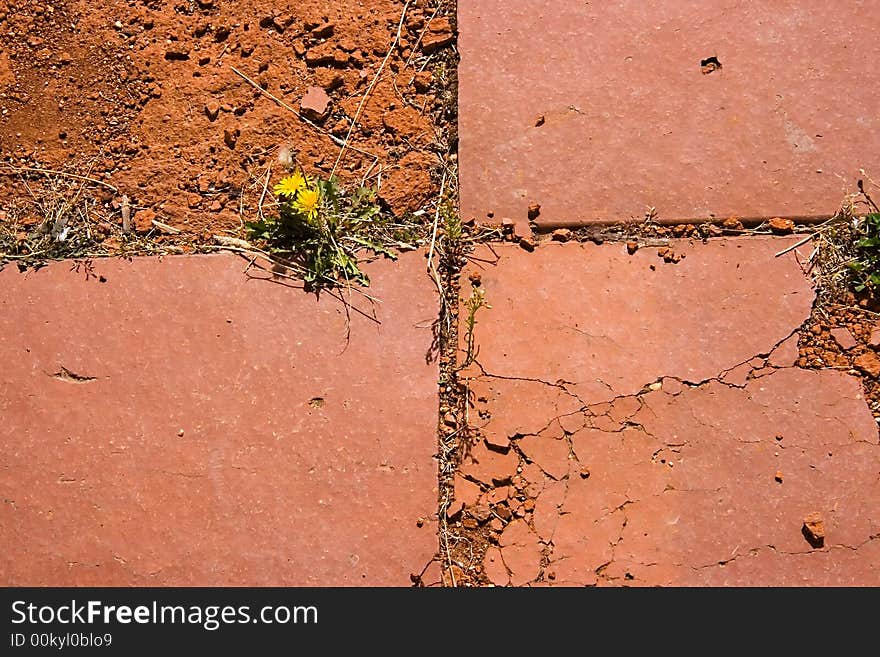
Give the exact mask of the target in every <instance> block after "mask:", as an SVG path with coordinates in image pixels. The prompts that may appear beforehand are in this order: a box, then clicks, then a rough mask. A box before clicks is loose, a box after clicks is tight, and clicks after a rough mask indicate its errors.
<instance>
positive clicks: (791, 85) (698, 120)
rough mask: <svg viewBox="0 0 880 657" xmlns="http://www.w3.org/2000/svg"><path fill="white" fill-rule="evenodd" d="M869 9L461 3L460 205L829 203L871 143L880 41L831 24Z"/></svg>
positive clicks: (586, 214) (577, 219)
mask: <svg viewBox="0 0 880 657" xmlns="http://www.w3.org/2000/svg"><path fill="white" fill-rule="evenodd" d="M866 21H867V26H868V28H869V29H871V28H870V26H871V25H873V29H874V30H875V31H876V29H878V28H880V17H878V15H877V14H876V12H873V13H872V12H865V11H864V7H862V6H861V5H860V4H858V3H847V4H845V5H844V4H842V3H828V2H820V1H819V0H810V1H808V2H803V1H795V0H782V1H780V2H774V3H763V4H761V3H742V2H736V1H734V0H710V1H707V2H701V3H685V2H677V3H669V2H656V1H651V2H645V1H644V0H627V1H624V2H591V3H585V2H581V1H579V0H557V2H554V3H552V7H551V6H549V5H547V4H545V3H536V2H530V1H528V0H483V1H481V2H463V3H460V5H459V8H458V29H459V41H458V47H459V52H460V53H461V64H460V67H459V123H460V126H459V134H460V137H461V140H460V149H459V151H460V152H459V167H460V174H461V183H460V188H461V205H462V214H463V215H464V216H472V217H475V218H477V220H478V221H487V220H488V221H490V222H495V223H500V222H501V221H503V220H504V219H507V220H510V221H513V222H516V223H519V222H525V221H526V220H527V217H528V213H529V206H530V205H532V204H538V205H540V215H539V216H537V219H536V220H537V223H538V224H539V225H542V226H544V227H556V226H575V225H583V224H590V223H596V222H615V221H621V220H631V219H642V218H643V217H644V216H645V214H646V212H647V211H648V210H649V208H656V211H657V212H658V213H659V220H660V221H666V222H675V223H677V222H678V221H681V220H686V219H699V220H704V219H705V218H707V217H711V216H714V217H719V218H725V217H729V216H737V217H740V218H743V219H752V218H766V217H775V216H783V217H791V218H804V219H815V218H818V217H823V216H828V215H831V214H833V213H834V212H835V211H836V210H837V208H838V206H839V204H840V202H841V200H842V199H843V197H844V195H845V194H847V193H848V192H850V191H851V190H852V188H853V187H854V182H855V179H856V178H857V177H858V175H859V168H860V167H865V166H867V165H866V162H865V157H866V154H870V153H876V152H878V151H880V115H878V113H877V112H876V97H875V95H874V89H876V88H877V87H878V86H880V71H878V70H877V67H876V66H874V62H876V61H877V60H878V59H880V44H878V43H877V42H876V40H874V42H870V40H869V42H868V43H864V44H860V45H859V47H853V46H852V44H851V43H849V42H848V41H847V40H846V39H840V38H839V35H840V34H847V33H849V32H850V30H851V26H852V25H863V26H864V25H866ZM819 43H821V44H822V49H821V50H822V51H821V54H817V52H816V46H815V44H819ZM487 62H491V65H487V64H486V63H487ZM853 71H860V74H859V75H860V78H859V79H860V82H859V84H858V85H853V84H852V72H853ZM840 89H848V90H849V91H848V93H847V97H846V102H840V98H839V96H840ZM490 213H491V215H492V218H491V219H490V218H488V215H489V214H490Z"/></svg>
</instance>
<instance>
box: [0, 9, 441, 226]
mask: <svg viewBox="0 0 880 657" xmlns="http://www.w3.org/2000/svg"><path fill="white" fill-rule="evenodd" d="M428 4H429V3H427V2H413V3H412V4H411V5H410V6H409V8H408V10H407V12H406V16H405V20H404V24H403V29H402V33H401V39H400V42H399V44H398V47H397V48H395V49H394V50H392V51H391V56H390V57H389V59H388V62H387V65H386V68H385V71H384V72H383V76H382V77H381V79H380V81H379V82H378V84H377V85H376V86H375V88H374V89H373V91H372V93H371V94H370V96H369V100H368V102H367V103H366V104H365V107H364V111H363V115H362V117H361V119H360V121H359V127H358V128H357V129H356V130H355V131H354V134H353V136H352V142H351V143H352V144H353V145H354V146H356V147H357V148H358V149H361V150H362V151H366V152H367V153H370V154H372V155H375V156H376V158H378V159H377V161H376V162H375V165H374V159H373V157H371V156H369V155H364V154H362V153H359V152H356V151H355V150H348V151H347V152H346V156H345V158H344V159H343V161H342V163H341V164H340V167H339V169H338V170H337V173H338V175H339V176H340V178H341V179H342V180H343V182H355V183H359V182H360V181H361V180H362V178H363V177H364V176H365V175H366V176H367V183H368V184H377V183H379V182H381V188H380V194H381V197H382V198H383V199H384V200H385V201H386V202H387V203H388V204H389V205H390V207H391V208H392V209H393V210H394V212H395V213H397V214H398V215H401V214H403V213H406V212H410V211H414V210H417V209H418V208H420V207H421V206H422V205H423V204H425V202H426V201H427V200H428V199H429V198H430V197H431V196H432V195H433V194H435V191H436V190H435V187H436V185H435V183H434V182H433V181H432V176H431V172H432V169H433V168H434V167H435V166H436V164H437V161H438V159H437V156H436V154H435V152H434V151H439V150H445V148H443V147H441V146H439V145H438V143H437V142H438V136H437V135H436V134H435V129H434V121H433V119H432V114H434V113H435V112H437V111H439V110H440V108H441V105H442V101H441V100H440V99H438V97H437V95H436V93H435V92H436V90H437V88H438V87H437V85H436V84H435V82H436V80H437V79H439V78H442V77H443V76H444V75H445V74H444V72H443V69H442V64H441V63H440V60H441V57H440V55H441V53H440V52H439V51H440V50H441V49H442V48H445V47H446V46H448V45H449V44H450V43H451V42H452V41H453V33H452V28H451V27H450V23H449V20H448V19H447V18H444V17H443V16H442V13H441V12H437V14H436V16H435V17H434V20H433V21H429V19H430V18H431V17H432V16H434V15H435V3H430V5H431V6H428ZM403 7H404V3H403V2H401V1H400V0H357V1H355V0H340V1H339V2H334V3H326V2H323V1H319V0H303V1H302V2H297V3H277V2H269V1H267V0H247V1H244V2H232V1H231V0H198V1H197V2H195V1H192V2H178V3H165V2H154V1H142V2H133V1H129V2H124V1H122V0H96V1H92V2H83V1H74V0H67V1H64V0H61V1H58V2H51V3H44V2H35V1H31V0H17V1H16V0H13V1H10V2H6V1H0V34H2V39H0V158H2V161H3V162H5V163H7V164H12V165H14V166H16V167H25V166H27V167H44V168H49V169H64V170H66V171H69V172H73V173H78V174H82V175H90V176H93V177H95V178H99V179H101V180H104V181H106V182H108V183H110V184H112V185H113V186H115V187H116V188H118V190H119V193H118V194H115V195H112V194H107V195H106V196H105V198H104V199H103V200H104V201H105V202H107V203H113V201H114V200H115V201H117V202H118V201H119V199H120V198H121V195H122V194H126V195H128V196H129V198H130V199H131V202H132V204H133V207H134V208H135V209H136V210H143V212H141V213H140V214H139V215H136V223H137V227H138V228H139V229H142V230H144V229H148V228H150V221H151V219H153V218H158V219H159V220H161V221H162V222H165V223H167V224H170V225H172V226H175V227H178V228H182V229H184V230H185V231H187V232H188V233H195V234H198V233H201V232H218V231H221V230H229V231H233V232H234V231H237V230H239V229H240V227H241V214H240V211H241V208H240V204H241V202H242V198H243V195H244V200H245V202H248V197H247V192H248V191H249V189H250V190H253V189H256V192H257V197H258V196H259V192H260V190H261V189H262V187H263V181H264V179H265V174H266V168H267V167H268V166H270V165H274V170H273V175H274V177H273V180H274V178H275V177H277V176H278V172H279V170H280V167H279V166H277V164H276V162H277V157H276V156H277V153H278V151H279V149H281V148H283V147H289V148H290V149H291V150H292V151H293V156H294V158H295V161H296V162H298V163H299V164H300V165H301V166H302V167H303V168H304V169H305V170H306V171H307V172H309V173H317V172H323V173H325V174H326V173H329V172H330V170H331V169H332V167H333V165H334V162H335V161H336V158H337V155H338V154H339V150H340V148H339V145H338V140H339V139H344V138H345V136H346V133H347V132H348V129H349V126H350V121H351V118H352V117H354V116H355V114H356V111H357V107H358V104H359V103H360V101H361V98H362V97H363V96H364V93H365V91H366V90H367V88H368V86H369V84H370V83H371V81H372V80H373V77H374V76H375V74H376V73H377V71H378V69H379V67H380V64H381V63H382V61H383V59H384V58H385V56H386V54H387V53H388V52H389V49H390V48H391V46H392V43H393V42H394V38H395V35H396V32H397V27H398V24H399V22H400V19H401V14H402V10H403ZM233 68H235V69H237V70H239V71H240V72H241V73H243V74H244V75H246V76H247V77H249V78H250V79H252V80H253V81H254V82H256V83H257V84H258V85H260V86H261V87H262V88H263V89H265V90H267V91H268V92H269V93H271V94H273V95H274V96H276V97H277V98H279V99H280V100H282V101H283V102H284V103H285V104H287V105H289V106H290V107H291V108H293V109H294V110H296V111H297V112H301V113H303V114H305V115H306V116H307V117H309V118H310V120H311V121H312V122H313V123H315V124H316V125H317V126H318V128H315V127H312V126H310V125H309V124H307V123H306V122H305V121H303V120H301V119H300V118H298V117H297V116H296V114H294V113H293V112H291V111H289V110H288V109H283V108H282V107H279V105H277V104H276V103H275V102H273V101H272V100H270V99H269V98H267V97H265V96H264V95H263V94H261V92H259V91H258V90H256V89H255V88H254V87H253V86H251V85H250V84H249V83H247V82H246V81H245V80H244V79H242V77H240V76H239V75H237V74H236V73H235V72H233V70H232V69H233ZM313 87H314V89H312V88H313ZM310 91H311V94H310V98H311V99H317V100H318V103H317V107H315V106H313V104H312V103H307V106H306V107H301V102H302V99H303V98H304V97H305V96H306V95H307V94H309V93H310ZM324 93H326V94H327V98H326V100H327V101H329V102H328V103H327V107H326V109H325V108H323V107H321V105H323V102H322V101H323V100H325V99H324V97H323V95H324ZM310 105H311V106H310ZM328 133H332V135H333V136H335V137H336V139H337V141H334V140H333V138H331V136H330V134H328ZM3 169H4V167H2V166H0V171H2V170H3ZM367 174H368V175H367ZM243 193H244V194H243ZM26 194H27V192H26V190H25V188H24V187H23V185H22V184H21V183H20V181H19V180H17V178H16V177H15V176H14V175H10V173H9V171H8V170H7V171H4V172H3V174H2V178H0V212H3V211H4V206H8V205H9V203H10V202H11V201H12V200H13V199H15V198H22V197H25V196H26ZM116 207H118V206H116ZM6 209H8V208H6ZM245 210H247V207H245ZM2 218H3V215H2V214H0V219H2Z"/></svg>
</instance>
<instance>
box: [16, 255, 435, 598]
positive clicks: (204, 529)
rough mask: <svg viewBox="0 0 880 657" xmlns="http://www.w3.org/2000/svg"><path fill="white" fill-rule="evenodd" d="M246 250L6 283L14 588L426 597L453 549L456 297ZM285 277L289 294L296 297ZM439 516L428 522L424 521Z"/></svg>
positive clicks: (393, 271)
mask: <svg viewBox="0 0 880 657" xmlns="http://www.w3.org/2000/svg"><path fill="white" fill-rule="evenodd" d="M243 269H244V262H243V261H242V260H240V259H237V258H235V257H232V256H225V255H223V256H198V257H172V258H165V259H164V260H159V259H154V258H141V259H136V260H134V261H132V262H125V261H120V260H97V261H94V262H93V263H92V266H91V267H90V268H87V267H85V265H84V264H80V265H71V263H57V264H53V265H51V266H49V267H46V268H44V269H41V270H39V271H36V272H28V273H26V274H20V273H18V271H17V270H16V269H15V268H14V267H7V268H6V269H4V270H3V271H0V362H3V363H4V366H3V369H2V372H0V417H2V418H3V422H2V423H0V445H2V451H3V459H2V464H0V496H2V500H3V503H2V505H0V554H2V556H0V581H2V583H3V584H4V585H55V586H58V585H65V586H69V585H90V586H108V585H142V586H143V585H157V586H168V585H174V586H181V585H183V586H190V585H200V586H213V585H250V586H262V585H305V586H308V585H321V586H329V585H374V586H375V585H399V586H409V585H411V581H410V575H411V574H413V573H420V572H422V571H423V569H425V566H426V564H428V563H429V562H430V561H431V559H432V557H433V555H434V553H435V552H436V545H437V539H436V531H435V528H436V523H435V521H434V520H433V519H432V517H435V514H436V500H437V473H436V462H435V459H434V454H435V452H436V426H437V389H436V381H437V376H438V368H437V364H436V361H430V362H429V361H426V354H427V353H428V352H429V350H430V348H431V343H432V335H431V330H430V326H431V322H432V320H434V319H435V318H436V314H437V302H436V297H435V294H434V291H433V288H432V286H431V283H430V280H429V279H428V278H427V277H425V276H424V275H423V271H424V261H423V259H422V258H421V257H420V256H419V255H418V254H411V255H405V256H403V257H402V258H401V259H400V261H399V262H397V263H391V262H389V261H380V262H375V263H373V264H370V265H369V266H368V272H369V274H370V277H371V279H372V282H373V286H372V288H371V290H370V292H371V294H372V295H373V296H375V297H377V298H379V299H381V303H377V304H375V306H371V305H370V304H368V303H366V301H365V300H364V299H359V298H358V297H357V296H354V297H353V302H354V303H355V304H356V306H357V309H358V311H361V312H363V313H366V315H372V314H373V313H375V316H376V319H377V320H378V322H376V321H372V320H370V319H369V318H368V317H367V316H366V315H362V314H360V312H356V311H354V310H352V312H351V313H350V339H349V340H348V341H346V333H347V328H346V327H347V320H346V313H345V311H344V308H343V306H342V305H341V304H340V303H339V302H338V301H337V300H336V299H334V298H332V297H331V296H330V295H327V294H322V295H321V297H320V299H316V298H315V296H314V295H307V294H305V293H303V292H302V290H300V289H295V288H291V287H288V286H286V285H283V284H278V283H273V282H270V281H265V280H253V279H248V278H247V277H246V276H245V275H244V274H243ZM281 282H283V281H281ZM420 519H421V520H420Z"/></svg>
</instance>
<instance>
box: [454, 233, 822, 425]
mask: <svg viewBox="0 0 880 657" xmlns="http://www.w3.org/2000/svg"><path fill="white" fill-rule="evenodd" d="M794 241H795V239H794V238H763V237H755V238H749V239H723V240H712V241H710V242H708V243H706V244H703V243H701V242H692V241H689V240H673V241H672V244H673V246H674V249H675V251H676V252H677V253H681V254H682V255H684V256H685V258H684V259H683V260H682V261H681V262H679V263H677V264H672V263H665V262H664V261H663V259H662V258H661V257H659V256H658V255H657V250H658V249H656V248H648V247H645V248H641V249H639V250H638V251H637V252H636V253H635V254H633V255H629V254H628V253H627V251H626V248H625V246H624V245H623V244H612V243H608V244H603V245H601V246H597V245H595V244H592V243H568V244H557V243H549V244H543V245H542V246H541V247H540V248H539V249H538V250H536V251H535V252H534V253H527V252H526V251H524V250H523V249H520V248H519V247H516V246H510V245H507V246H503V247H493V248H494V251H495V252H496V253H498V255H499V257H500V260H499V261H498V263H497V265H495V266H487V265H482V264H480V263H477V264H474V265H471V266H470V269H469V270H468V271H467V272H465V278H464V279H463V280H467V275H468V274H469V273H472V271H478V272H479V273H480V276H481V280H482V282H483V283H482V284H483V288H484V289H485V290H486V296H487V301H488V303H489V304H490V305H491V306H492V307H491V309H481V310H480V311H478V315H477V322H478V327H479V329H478V332H479V341H478V345H479V358H478V360H479V364H480V366H482V368H483V370H484V371H485V372H486V373H488V374H491V375H492V378H491V379H489V380H487V381H486V382H484V383H479V384H478V391H477V393H476V394H477V396H478V397H479V396H483V397H487V398H491V397H493V395H497V393H496V392H492V393H491V394H489V393H487V392H485V391H483V389H482V388H485V387H492V386H496V387H497V386H501V385H502V383H503V379H505V378H506V379H512V380H523V381H526V382H528V383H526V384H521V383H520V384H517V388H516V389H517V390H518V391H519V390H522V393H520V394H519V396H520V398H522V394H524V393H525V392H528V389H529V387H530V386H532V387H538V388H540V387H541V386H540V385H537V384H535V383H532V382H538V383H540V382H544V383H545V384H548V383H549V384H553V385H554V387H550V388H549V390H548V391H545V392H542V393H541V394H542V395H545V396H547V397H548V398H547V400H546V401H545V402H543V403H542V405H541V406H546V405H547V404H550V403H552V404H553V405H554V406H555V407H558V408H561V409H563V410H562V413H564V412H566V411H567V410H568V409H569V408H570V407H571V403H570V402H571V400H575V401H577V400H580V401H581V402H582V401H585V400H586V401H589V402H590V403H598V402H601V401H610V400H611V399H613V398H615V397H619V396H626V395H632V394H634V393H636V392H638V391H639V390H640V389H641V388H642V387H643V386H645V385H646V384H649V383H652V382H654V381H657V380H659V379H660V378H661V377H672V378H676V379H679V380H682V381H689V382H694V383H697V382H700V381H704V380H707V379H710V378H712V377H716V376H719V375H722V374H723V373H725V372H727V371H730V370H733V369H735V368H736V367H737V366H738V365H741V364H743V363H747V362H748V361H750V360H751V359H752V358H754V357H755V356H757V355H759V354H762V355H768V354H770V353H771V352H772V351H773V350H774V348H776V346H777V345H780V344H781V343H783V342H784V341H785V339H786V338H788V337H789V336H791V334H792V333H793V332H794V331H795V330H796V329H797V328H798V327H799V326H800V324H801V323H802V322H803V321H804V320H806V319H807V317H808V316H809V314H810V309H811V307H812V303H813V299H814V291H813V287H812V284H811V282H810V280H809V278H808V277H806V276H805V275H804V273H803V271H802V269H801V267H800V265H799V264H798V260H797V258H798V255H797V253H795V252H791V253H789V254H787V255H785V256H782V257H780V258H775V257H774V254H775V253H777V252H778V251H780V250H782V249H784V248H786V247H787V246H790V245H791V244H793V243H794ZM478 256H479V257H484V258H487V259H488V258H491V257H492V254H491V253H490V252H488V250H487V251H486V253H482V254H478ZM770 308H772V310H773V312H768V309H770ZM460 333H462V334H464V331H461V332H460ZM560 382H561V383H560ZM544 387H545V388H548V386H547V385H544ZM551 393H552V396H551ZM508 394H510V393H508ZM566 398H567V399H568V400H569V401H568V402H566V403H563V401H562V400H564V399H566ZM579 405H583V404H579ZM510 412H511V413H512V414H513V415H512V416H508V415H507V414H505V415H503V416H500V417H499V418H498V419H496V420H493V422H494V423H495V424H496V425H500V424H503V426H502V428H503V429H504V430H508V429H510V428H511V427H513V428H515V429H516V430H517V431H519V432H520V433H526V431H524V429H527V430H531V429H532V428H533V427H535V426H543V425H542V422H543V423H544V424H546V423H547V422H548V421H549V420H550V419H552V417H555V416H551V417H550V418H541V417H532V418H529V415H534V414H535V413H536V412H537V411H536V409H535V408H534V405H529V404H528V403H526V401H525V400H524V399H522V401H521V403H519V404H517V405H515V406H512V407H511V410H510ZM562 413H560V414H562ZM510 417H513V418H515V419H516V421H515V422H511V421H510ZM526 419H528V421H526ZM488 426H489V427H490V428H491V427H492V423H491V422H490V423H489V424H488Z"/></svg>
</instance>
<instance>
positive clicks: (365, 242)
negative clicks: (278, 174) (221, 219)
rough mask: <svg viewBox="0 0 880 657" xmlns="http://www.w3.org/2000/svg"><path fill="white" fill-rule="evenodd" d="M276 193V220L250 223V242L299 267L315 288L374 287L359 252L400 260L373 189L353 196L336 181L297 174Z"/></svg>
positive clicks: (356, 191) (357, 191) (358, 190)
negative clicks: (255, 241)
mask: <svg viewBox="0 0 880 657" xmlns="http://www.w3.org/2000/svg"><path fill="white" fill-rule="evenodd" d="M274 192H275V195H276V197H277V199H278V213H277V215H273V216H264V217H263V218H261V219H260V220H259V221H255V222H248V223H247V224H246V228H247V230H248V233H249V237H250V238H251V239H259V240H263V241H264V242H266V244H267V245H268V250H269V252H270V253H271V254H272V255H273V256H276V257H279V258H280V259H281V260H282V262H285V261H286V262H291V261H292V262H293V263H295V265H296V266H297V267H298V268H299V269H300V271H301V273H302V276H303V280H304V281H305V283H306V284H307V285H308V286H309V287H310V288H312V289H317V288H321V287H335V286H338V285H340V284H350V283H358V284H360V285H364V286H367V285H369V278H368V277H367V275H366V274H365V273H364V272H363V271H361V269H360V267H359V265H358V258H357V252H358V250H360V249H363V248H365V249H369V250H370V251H372V252H373V253H376V254H381V255H385V256H387V257H389V258H396V256H395V254H394V253H393V252H392V251H391V250H390V249H389V248H388V244H389V241H391V242H393V240H389V239H386V238H388V237H389V236H390V235H391V232H389V228H391V227H390V225H389V223H388V221H387V220H386V218H385V217H384V216H383V214H382V211H381V208H380V206H379V204H378V201H377V196H376V191H375V190H374V189H372V188H369V187H358V188H356V189H354V190H352V191H351V192H349V191H348V190H346V189H345V188H343V187H342V186H340V184H339V182H338V181H337V179H336V178H335V177H333V176H331V177H330V178H326V179H325V178H320V177H318V178H309V177H307V176H305V175H304V174H303V173H301V172H300V171H296V172H294V173H293V174H292V175H290V176H287V177H286V178H283V179H282V180H281V181H280V182H279V183H278V184H277V185H275V187H274ZM392 232H393V231H392Z"/></svg>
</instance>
